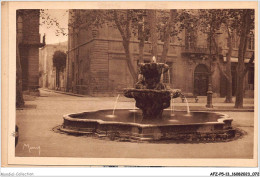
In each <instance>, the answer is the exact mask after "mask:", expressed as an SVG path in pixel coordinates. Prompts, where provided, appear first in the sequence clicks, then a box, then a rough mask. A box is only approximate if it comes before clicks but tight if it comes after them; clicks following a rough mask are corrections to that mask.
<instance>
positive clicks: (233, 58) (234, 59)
mask: <svg viewBox="0 0 260 177" xmlns="http://www.w3.org/2000/svg"><path fill="white" fill-rule="evenodd" d="M249 60H250V58H245V59H244V62H245V63H249ZM223 61H224V62H227V57H224V58H223ZM231 63H238V58H237V57H231ZM253 63H255V60H254V61H253Z"/></svg>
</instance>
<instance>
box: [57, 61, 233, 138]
mask: <svg viewBox="0 0 260 177" xmlns="http://www.w3.org/2000/svg"><path fill="white" fill-rule="evenodd" d="M168 70H169V67H168V65H167V64H164V63H156V59H155V58H154V59H153V62H152V63H141V64H139V77H138V78H139V81H138V82H137V83H136V84H135V87H134V88H130V89H124V96H126V97H128V98H134V99H135V101H136V102H135V104H136V107H137V108H139V109H138V110H136V111H131V109H117V110H116V111H115V109H116V105H117V102H118V99H119V95H118V96H117V99H116V102H115V105H114V109H113V114H112V115H109V113H111V110H96V111H88V112H83V113H74V114H68V115H65V116H64V117H63V118H64V123H63V125H62V126H61V127H60V130H61V131H63V132H67V133H74V134H75V133H79V134H85V133H87V134H93V133H94V134H95V135H98V136H102V137H103V136H108V137H110V136H111V137H113V138H111V139H115V137H116V138H118V139H124V140H125V139H128V140H132V139H134V140H140V141H149V140H161V139H176V140H184V141H186V140H188V141H189V140H191V139H196V141H200V140H201V141H204V140H205V139H206V140H207V141H208V140H210V139H212V141H215V139H216V138H219V139H227V138H232V137H234V136H235V130H234V129H233V128H232V126H231V123H232V119H231V118H229V117H228V115H225V114H220V113H213V112H190V110H189V105H188V102H187V99H186V98H185V99H186V105H187V112H186V111H176V110H174V114H175V115H174V116H172V113H173V107H172V106H173V104H172V103H173V100H172V99H173V98H177V97H179V96H183V95H182V93H181V92H180V90H174V89H171V88H169V87H167V86H166V85H165V84H164V83H162V74H163V73H166V72H168ZM171 104H172V106H171ZM170 106H171V108H170V110H164V109H166V108H168V107H170ZM134 110H135V108H134ZM187 113H188V114H189V115H190V117H189V118H188V119H187V117H186V116H187ZM108 115H109V116H108ZM112 116H113V119H111V117H112ZM173 118H174V119H173Z"/></svg>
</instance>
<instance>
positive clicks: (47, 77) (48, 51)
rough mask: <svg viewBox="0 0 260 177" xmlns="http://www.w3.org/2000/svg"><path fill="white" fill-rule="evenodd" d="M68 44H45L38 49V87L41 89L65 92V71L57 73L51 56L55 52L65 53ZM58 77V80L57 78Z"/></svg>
mask: <svg viewBox="0 0 260 177" xmlns="http://www.w3.org/2000/svg"><path fill="white" fill-rule="evenodd" d="M67 45H68V42H67V41H66V42H62V43H56V44H47V45H45V46H44V47H43V48H40V63H39V72H40V78H39V85H40V87H41V88H48V89H52V90H61V91H65V90H66V69H65V68H64V69H63V70H62V71H60V72H59V74H58V73H57V69H56V67H54V66H53V55H54V53H55V52H56V51H61V52H64V53H66V52H67V48H68V47H67ZM57 77H59V78H57Z"/></svg>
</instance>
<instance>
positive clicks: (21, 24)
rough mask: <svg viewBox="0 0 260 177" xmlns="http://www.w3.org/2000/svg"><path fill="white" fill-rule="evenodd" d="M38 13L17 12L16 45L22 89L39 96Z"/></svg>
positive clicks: (31, 10) (37, 11)
mask: <svg viewBox="0 0 260 177" xmlns="http://www.w3.org/2000/svg"><path fill="white" fill-rule="evenodd" d="M39 20H40V11H39V10H35V9H30V10H24V9H23V10H17V43H18V44H17V45H18V48H19V58H20V64H21V69H22V88H23V91H27V92H30V93H34V94H39V92H38V88H39V48H40V47H43V46H44V45H45V44H44V43H45V42H44V41H43V42H42V43H41V40H40V33H39Z"/></svg>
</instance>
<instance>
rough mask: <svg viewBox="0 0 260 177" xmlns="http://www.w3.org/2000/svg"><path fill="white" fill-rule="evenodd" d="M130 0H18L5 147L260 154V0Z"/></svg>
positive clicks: (70, 152)
mask: <svg viewBox="0 0 260 177" xmlns="http://www.w3.org/2000/svg"><path fill="white" fill-rule="evenodd" d="M27 3H28V2H27ZM127 3H128V2H126V3H125V5H126V7H124V8H119V6H113V4H110V6H102V8H100V7H99V6H97V8H91V7H92V6H89V7H87V6H82V7H81V6H77V8H76V7H75V8H73V7H74V6H71V7H70V6H68V5H67V6H65V7H63V6H61V7H60V6H59V5H57V6H53V5H51V4H49V6H50V7H49V8H48V7H46V8H45V6H40V5H38V8H36V7H35V6H32V7H29V8H24V6H23V7H19V6H16V7H15V14H12V15H11V16H12V19H15V21H14V22H12V24H13V25H14V26H12V28H13V29H12V30H13V31H12V32H11V31H10V29H7V31H9V35H12V38H13V39H14V40H15V41H14V40H12V41H11V40H10V41H9V43H11V46H12V47H15V48H12V50H11V49H9V53H12V56H13V57H10V58H9V57H8V58H5V59H6V60H8V62H10V63H9V65H8V66H9V68H10V67H12V68H13V69H11V70H8V71H7V72H9V73H11V72H12V75H13V76H14V77H11V75H9V76H8V82H10V83H11V84H12V85H13V86H14V87H13V89H11V90H9V92H8V94H12V95H13V99H12V98H11V97H9V98H8V99H9V102H8V104H9V105H11V104H13V103H14V102H15V105H14V106H13V108H14V110H11V108H10V107H9V108H8V112H9V113H10V114H8V117H9V119H7V120H6V121H8V122H9V123H8V127H7V129H8V131H9V133H8V135H7V136H8V148H7V151H8V154H9V153H11V154H12V155H11V156H12V157H10V154H9V155H8V158H12V159H13V160H11V161H12V162H13V164H15V163H16V162H15V161H16V160H17V162H18V161H19V164H23V162H22V161H21V160H25V161H26V164H27V163H30V164H33V163H36V164H38V165H43V164H45V165H47V164H48V165H53V164H55V162H54V161H55V160H57V159H59V158H73V159H74V161H73V162H72V161H71V163H74V162H75V161H76V160H75V159H81V158H83V159H92V158H93V159H98V160H100V161H99V162H98V164H97V163H96V161H95V160H94V161H93V163H91V162H90V161H89V162H88V163H87V164H86V165H130V166H180V165H182V166H185V165H187V166H198V165H199V163H198V164H197V162H196V159H197V160H198V159H199V160H198V161H200V162H203V160H205V162H204V163H202V164H200V165H201V166H208V165H210V164H211V163H209V162H212V163H213V164H214V162H216V163H215V164H214V165H215V166H236V164H239V165H242V166H251V167H253V166H257V152H256V151H257V149H256V147H257V146H258V139H257V138H258V135H257V131H258V124H257V122H258V120H257V107H256V104H257V82H258V81H257V58H255V56H257V53H256V50H257V31H256V30H257V29H256V28H257V25H256V23H257V16H258V14H257V13H258V12H257V9H256V7H257V6H256V3H253V6H252V4H250V3H249V6H248V8H247V6H245V8H244V7H243V8H242V7H240V8H239V7H237V6H234V7H232V5H229V6H227V7H228V8H226V7H225V8H221V7H224V6H221V5H217V4H216V7H215V6H214V3H213V2H212V3H211V4H210V5H209V6H205V7H204V6H199V4H198V3H195V2H194V5H195V6H194V7H192V8H191V6H187V5H186V6H183V7H182V6H180V5H178V6H176V8H174V3H177V2H171V3H169V4H170V6H168V7H167V6H158V7H156V6H148V5H149V3H148V5H147V6H145V5H138V4H137V5H136V6H135V7H134V6H133V4H131V3H130V4H129V7H128V6H127ZM157 3H158V2H157ZM190 3H191V2H190ZM144 4H145V3H144ZM179 4H180V2H179ZM85 7H87V8H85ZM189 7H190V8H189ZM9 15H10V14H9ZM14 51H16V52H14ZM14 53H15V56H14ZM11 62H12V63H13V64H11ZM2 67H3V66H2ZM10 83H8V84H10ZM9 86H10V85H9ZM13 91H14V93H12V92H13ZM10 99H11V100H10ZM2 109H3V108H2ZM12 115H13V116H12ZM10 117H12V118H10ZM10 119H12V124H11V123H10V121H11V120H10ZM10 130H11V132H10ZM2 131H3V129H2ZM9 148H12V150H9ZM43 157H44V158H55V160H54V161H51V160H50V161H48V162H45V163H41V162H40V161H38V160H35V162H33V160H32V159H33V158H35V159H41V158H43ZM56 158H57V159H56ZM15 159H16V160H15ZM102 159H103V160H102ZM106 159H107V160H109V159H118V160H120V163H119V162H117V161H116V160H111V161H110V162H109V163H108V162H107V161H106ZM131 159H132V160H133V159H135V160H138V159H140V161H139V162H142V163H141V164H140V163H139V162H138V163H136V162H135V161H133V162H132V161H131V162H129V161H128V160H131ZM179 159H182V160H187V162H188V160H191V161H192V160H194V161H192V163H186V162H185V163H184V164H183V163H182V161H181V160H180V161H179ZM27 160H28V161H27ZM31 160H32V161H31ZM59 160H60V161H59V162H60V163H61V164H60V165H62V163H63V160H62V159H59ZM157 160H158V161H157ZM218 160H222V162H223V163H221V162H220V163H217V162H218ZM236 160H241V161H240V163H236ZM244 160H249V161H250V162H248V163H242V162H243V161H244ZM65 161H66V160H64V163H66V162H65ZM162 161H163V162H162ZM178 161H179V164H178ZM213 161H214V162H213ZM9 162H10V161H9ZM166 162H167V165H166V164H165V163H166ZM232 162H234V163H232ZM68 163H69V162H68ZM82 163H83V162H82ZM70 165H72V164H70ZM75 165H76V164H75Z"/></svg>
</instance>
